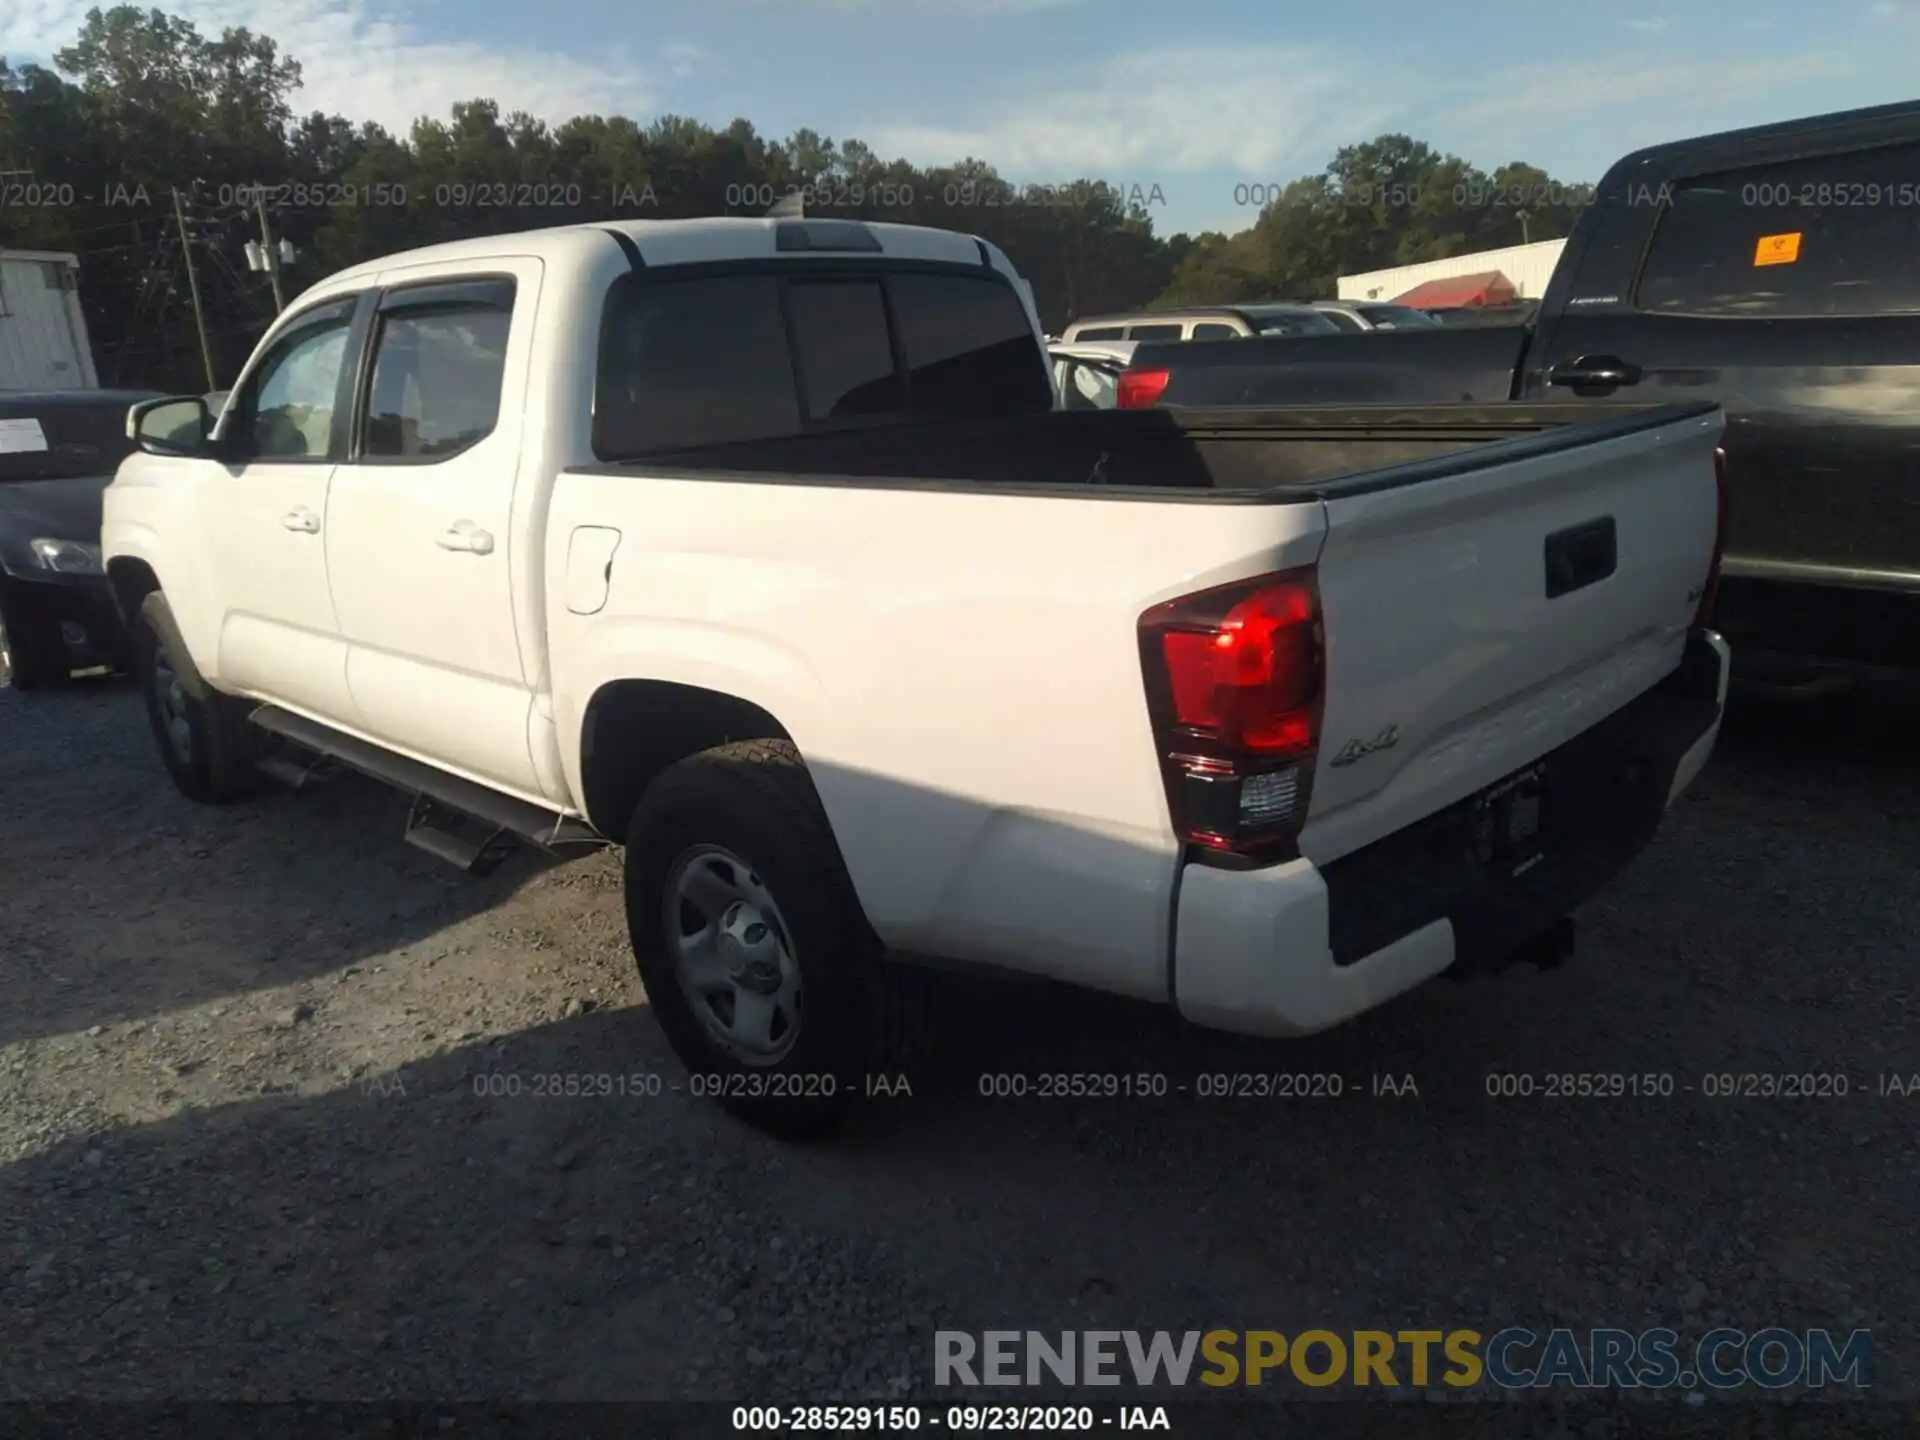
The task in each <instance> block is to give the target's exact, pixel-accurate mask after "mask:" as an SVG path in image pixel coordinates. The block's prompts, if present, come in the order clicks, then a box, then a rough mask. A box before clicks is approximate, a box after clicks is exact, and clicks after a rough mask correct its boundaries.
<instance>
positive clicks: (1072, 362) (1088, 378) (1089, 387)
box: [1047, 340, 1134, 410]
mask: <svg viewBox="0 0 1920 1440" xmlns="http://www.w3.org/2000/svg"><path fill="white" fill-rule="evenodd" d="M1133 351H1134V342H1133V341H1131V340H1113V341H1109V342H1107V343H1105V344H1097V345H1049V346H1048V347H1047V356H1048V358H1049V359H1050V360H1052V361H1053V388H1054V390H1055V391H1057V392H1058V394H1059V396H1060V405H1061V408H1062V409H1065V410H1111V409H1113V408H1114V406H1115V405H1116V404H1117V403H1118V401H1119V396H1118V393H1117V391H1116V386H1117V384H1118V382H1119V379H1120V372H1121V371H1122V370H1124V369H1126V368H1127V361H1128V360H1130V359H1132V358H1133Z"/></svg>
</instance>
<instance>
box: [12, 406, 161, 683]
mask: <svg viewBox="0 0 1920 1440" xmlns="http://www.w3.org/2000/svg"><path fill="white" fill-rule="evenodd" d="M154 395H155V392H153V391H151V390H47V391H38V392H29V393H17V392H16V393H0V684H5V685H8V686H11V687H12V688H13V689H15V690H33V689H38V688H39V687H41V686H44V685H48V684H51V683H53V682H55V681H58V680H64V679H65V678H67V676H69V675H70V674H72V672H73V671H74V670H76V669H80V668H83V667H86V666H91V665H102V664H105V665H117V664H121V663H123V662H124V660H125V644H124V639H123V636H122V633H121V630H120V627H119V624H118V622H117V620H116V619H115V616H114V612H113V601H112V596H111V594H110V593H109V591H108V589H107V578H106V572H105V571H104V570H103V569H102V568H101V565H100V545H99V541H100V493H101V491H103V490H105V489H106V488H107V483H108V482H109V481H110V480H112V479H113V472H114V469H115V468H116V467H117V466H118V465H119V463H120V461H121V460H122V459H123V458H124V457H125V456H127V455H128V454H130V453H132V451H133V448H134V447H133V441H132V440H131V439H129V438H128V436H127V410H128V407H129V406H131V405H134V404H136V403H137V402H139V401H142V400H150V399H153V398H154Z"/></svg>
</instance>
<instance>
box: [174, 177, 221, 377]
mask: <svg viewBox="0 0 1920 1440" xmlns="http://www.w3.org/2000/svg"><path fill="white" fill-rule="evenodd" d="M173 218H174V219H175V220H176V221H178V222H179V224H180V249H181V252H182V253H183V254H185V255H186V257H187V284H188V286H189V287H191V288H192V290H193V323H194V327H195V328H196V329H198V330H199V332H200V358H201V360H202V361H204V362H205V363H206V367H207V389H209V390H218V389H219V388H220V381H219V380H218V378H216V377H215V375H214V373H213V344H212V342H210V341H209V340H208V339H207V316H206V312H205V311H204V310H202V309H201V307H200V272H199V271H197V270H195V269H194V268H193V236H192V235H191V234H190V233H189V232H188V230H187V211H186V207H185V206H183V205H182V204H181V203H180V192H179V190H178V189H176V190H174V192H173Z"/></svg>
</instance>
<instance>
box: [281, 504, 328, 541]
mask: <svg viewBox="0 0 1920 1440" xmlns="http://www.w3.org/2000/svg"><path fill="white" fill-rule="evenodd" d="M280 523H281V524H282V525H284V526H286V528H287V529H289V530H298V531H299V532H300V533H301V534H302V535H318V534H319V533H320V517H319V516H318V515H316V514H314V513H313V511H311V510H308V509H306V508H304V507H302V508H301V509H298V510H289V511H288V512H287V513H286V514H284V515H282V516H281V517H280Z"/></svg>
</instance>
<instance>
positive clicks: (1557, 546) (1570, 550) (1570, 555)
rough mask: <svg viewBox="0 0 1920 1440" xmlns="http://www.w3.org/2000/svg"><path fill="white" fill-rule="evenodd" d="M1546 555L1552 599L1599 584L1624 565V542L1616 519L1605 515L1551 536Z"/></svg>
mask: <svg viewBox="0 0 1920 1440" xmlns="http://www.w3.org/2000/svg"><path fill="white" fill-rule="evenodd" d="M1546 552H1547V598H1548V599H1549V600H1557V599H1559V598H1560V597H1561V596H1562V595H1570V594H1572V593H1573V592H1574V591H1575V590H1584V589H1585V588H1586V587H1587V586H1589V585H1594V584H1598V583H1599V582H1600V581H1602V580H1604V579H1606V578H1607V577H1608V576H1609V575H1611V574H1613V572H1614V570H1615V569H1617V568H1618V566H1619V564H1620V542H1619V538H1618V536H1617V534H1616V532H1615V530H1614V525H1613V517H1612V516H1611V515H1603V516H1601V517H1600V518H1599V519H1598V520H1589V521H1587V522H1586V523H1585V524H1584V525H1573V526H1570V527H1568V528H1567V529H1565V530H1556V531H1554V532H1553V534H1551V535H1549V536H1547V545H1546Z"/></svg>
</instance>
